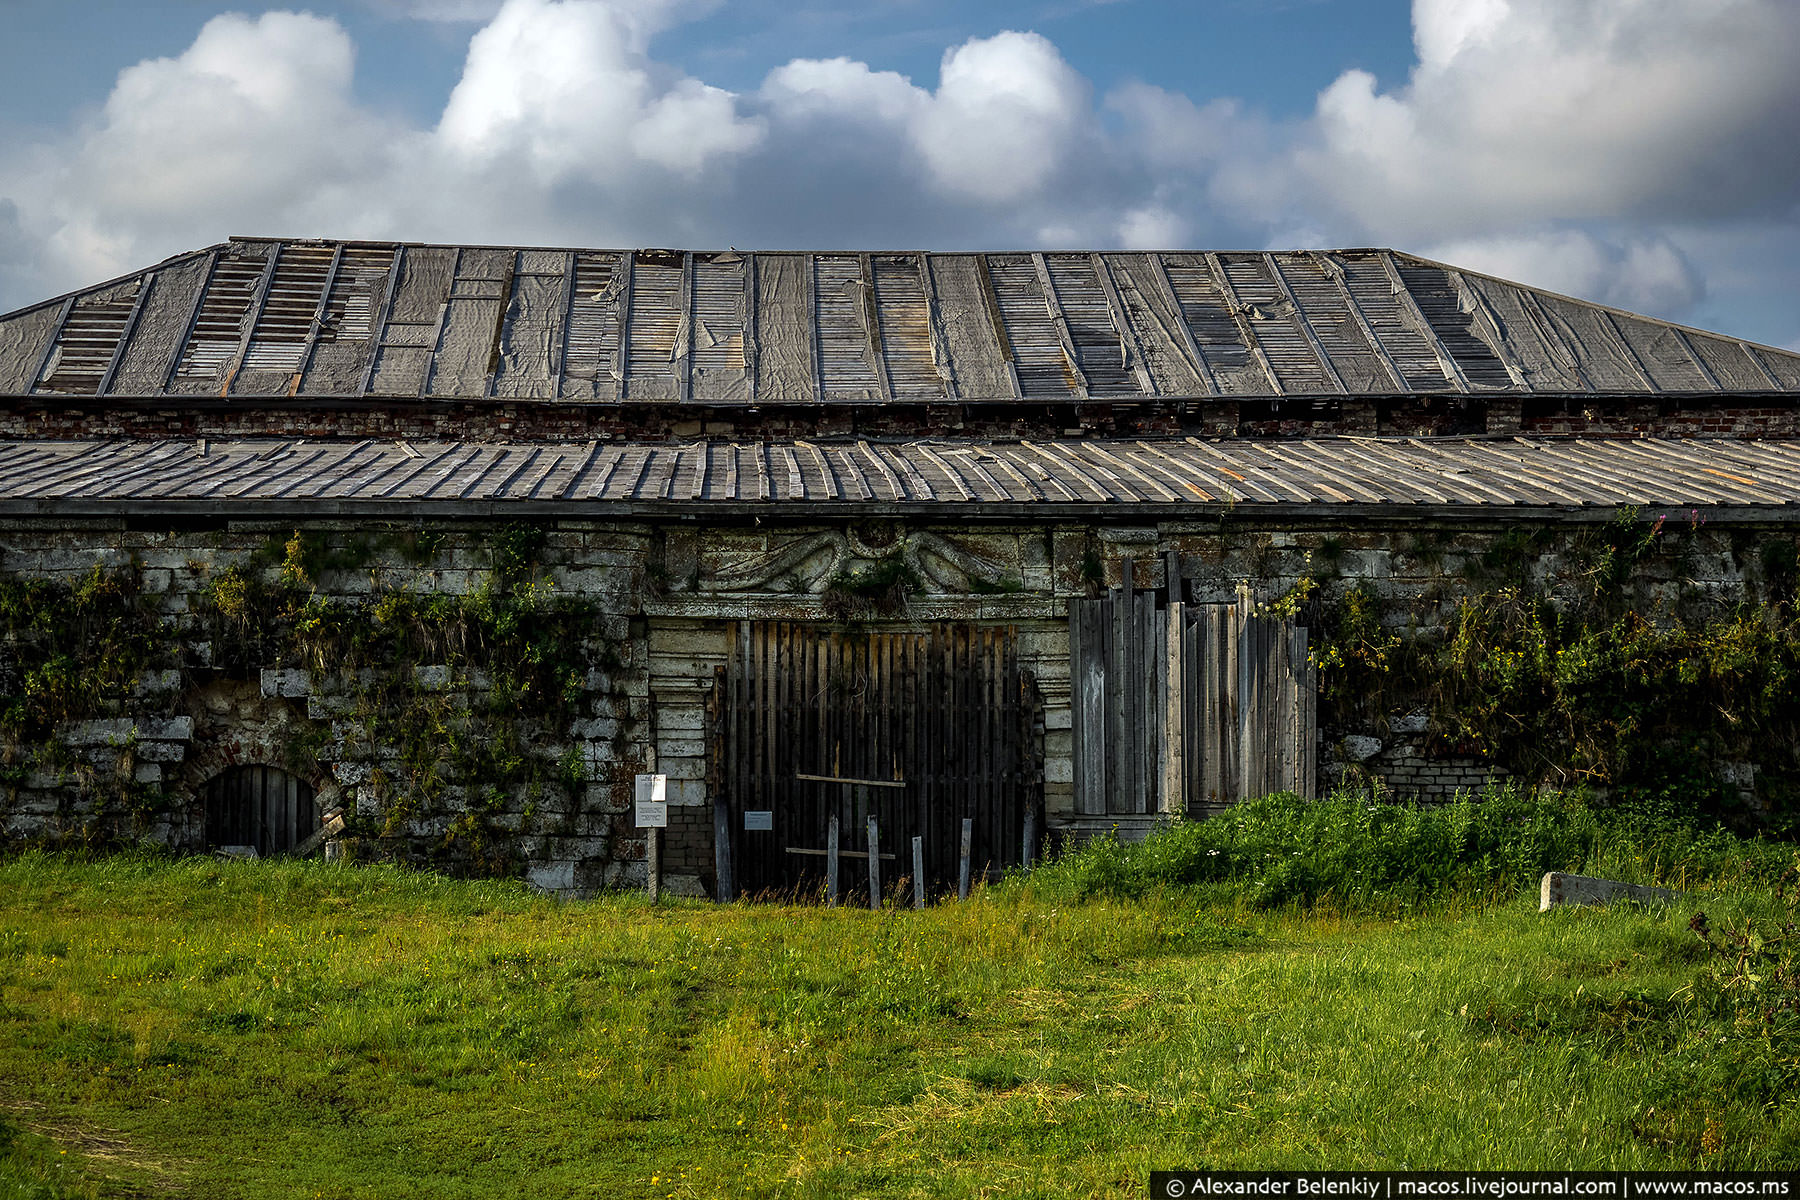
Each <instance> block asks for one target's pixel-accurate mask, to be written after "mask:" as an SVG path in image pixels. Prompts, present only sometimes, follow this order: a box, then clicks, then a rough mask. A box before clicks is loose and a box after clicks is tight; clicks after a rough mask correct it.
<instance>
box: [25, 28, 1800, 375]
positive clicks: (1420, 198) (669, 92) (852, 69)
mask: <svg viewBox="0 0 1800 1200" xmlns="http://www.w3.org/2000/svg"><path fill="white" fill-rule="evenodd" d="M0 28H4V29H6V31H7V36H6V37H5V38H4V39H0V310H10V309H12V308H14V307H18V306H21V305H24V304H28V303H31V302H34V301H37V300H42V299H46V298H48V297H50V296H53V295H56V294H58V293H61V292H63V291H67V290H70V289H73V288H76V287H80V286H83V285H86V284H91V283H96V282H99V281H101V280H103V279H107V278H111V277H113V276H115V275H119V274H123V273H125V272H128V271H131V270H135V269H138V268H141V267H143V266H146V265H149V264H151V263H153V262H156V261H159V260H161V259H162V258H165V257H167V256H169V255H171V254H175V253H179V252H181V251H184V250H190V249H195V248H198V247H201V246H205V245H209V244H211V243H214V242H217V241H221V240H223V239H224V238H226V237H227V236H231V235H234V234H235V235H257V236H281V237H325V238H370V239H396V240H404V241H446V242H485V243H501V244H520V245H549V246H584V247H608V248H614V247H627V246H671V247H684V248H694V249H712V248H724V247H727V246H732V247H736V248H738V249H740V250H749V249H783V248H809V249H845V248H853V249H889V248H898V249H929V250H957V249H988V250H1005V249H1045V250H1048V249H1066V248H1079V249H1115V248H1118V249H1187V248H1205V249H1246V248H1251V249H1254V248H1283V249H1291V248H1304V247H1352V246H1390V247H1393V248H1395V249H1399V250H1404V251H1408V252H1411V253H1415V254H1421V255H1424V256H1426V257H1430V258H1437V259H1441V260H1444V261H1447V262H1451V263H1454V264H1456V265H1459V266H1463V267H1466V268H1468V269H1471V270H1478V271H1486V272H1489V273H1491V274H1495V275H1499V276H1501V277H1503V278H1508V279H1513V280H1517V281H1519V282H1522V283H1526V284H1530V285H1533V286H1538V287H1544V288H1549V289H1551V290H1554V291H1559V292H1563V293H1566V294H1569V295H1574V296H1578V297H1581V298H1583V299H1588V300H1594V301H1599V302H1602V303H1607V304H1613V305H1617V306H1619V307H1622V308H1626V309H1630V310H1633V311H1637V312H1643V313H1647V314H1649V315H1652V316H1657V317H1662V318H1665V319H1669V320H1676V321H1682V322H1686V323H1688V324H1693V325H1698V326H1701V327H1703V328H1709V329H1717V330H1721V331H1724V332H1727V333H1731V334H1734V335H1737V336H1740V337H1745V338H1748V339H1750V340H1753V341H1759V342H1764V343H1768V344H1772V345H1777V346H1786V347H1790V348H1794V349H1800V287H1797V286H1796V284H1795V280H1796V279H1800V152H1797V150H1796V141H1797V140H1800V71H1795V70H1794V69H1793V68H1792V64H1793V63H1794V62H1796V61H1800V0H1413V2H1412V3H1411V4H1410V5H1409V4H1407V3H1404V2H1401V0H990V2H986V3H975V2H973V0H961V2H958V0H847V2H838V0H729V2H728V0H319V2H317V3H312V4H308V5H305V6H295V7H282V6H268V5H262V4H238V5H229V4H220V3H214V2H212V0H0Z"/></svg>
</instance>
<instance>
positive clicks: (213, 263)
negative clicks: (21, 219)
mask: <svg viewBox="0 0 1800 1200" xmlns="http://www.w3.org/2000/svg"><path fill="white" fill-rule="evenodd" d="M219 250H220V248H219V247H217V246H214V247H213V249H212V252H211V253H210V254H208V255H207V258H206V274H205V275H204V276H203V277H202V278H201V280H200V286H199V287H198V288H195V289H194V302H193V304H192V305H190V306H189V308H188V318H187V324H186V325H185V326H184V327H183V328H182V331H181V336H180V337H179V338H178V339H176V341H175V352H174V353H173V354H171V355H170V356H169V369H168V370H166V371H164V372H163V380H162V387H161V388H160V389H158V390H159V391H160V392H161V393H162V394H163V395H167V394H168V392H169V385H170V384H171V383H173V382H174V381H175V372H177V371H179V370H180V369H181V356H182V354H183V353H184V352H185V351H186V350H187V344H188V341H189V340H190V339H192V338H193V336H194V322H195V321H198V320H199V319H200V306H201V304H202V303H203V302H204V301H205V300H206V293H207V290H208V289H209V288H211V287H212V282H213V277H214V276H216V275H217V274H218V273H219ZM69 299H70V302H73V300H74V297H73V296H71V297H70V298H69ZM60 328H61V322H58V329H59V330H60ZM50 344H51V345H53V346H54V345H55V344H56V341H55V339H54V338H52V339H51V342H50ZM368 390H369V385H368V381H367V380H364V381H363V391H364V392H367V391H368Z"/></svg>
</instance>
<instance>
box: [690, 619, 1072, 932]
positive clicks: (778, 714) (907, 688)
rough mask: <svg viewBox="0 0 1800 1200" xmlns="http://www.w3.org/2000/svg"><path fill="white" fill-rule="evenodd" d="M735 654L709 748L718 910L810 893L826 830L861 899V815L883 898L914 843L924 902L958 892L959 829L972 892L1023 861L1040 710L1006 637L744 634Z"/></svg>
mask: <svg viewBox="0 0 1800 1200" xmlns="http://www.w3.org/2000/svg"><path fill="white" fill-rule="evenodd" d="M732 642H733V644H732V650H731V659H730V665H729V666H728V667H722V668H720V669H719V673H718V678H717V681H716V684H717V686H715V687H714V689H713V696H714V704H713V718H714V726H713V737H712V739H711V741H712V750H713V754H712V775H713V779H712V784H713V788H712V790H713V796H714V841H715V851H716V853H717V870H718V876H719V887H718V894H719V896H720V897H721V898H722V899H728V898H730V897H732V896H733V895H735V894H736V893H737V892H739V891H741V892H743V893H746V894H749V895H757V894H762V893H772V892H790V893H791V892H808V891H813V890H815V889H817V888H818V887H820V886H821V885H822V884H823V883H824V880H825V873H826V866H827V862H826V852H827V838H828V834H829V830H830V824H831V818H832V816H834V815H835V816H836V817H837V818H838V823H839V851H840V858H841V863H840V869H841V877H842V881H843V884H844V889H845V893H846V894H849V893H851V892H852V891H854V890H856V889H858V888H863V889H866V886H867V880H868V859H867V853H868V835H867V828H868V818H869V817H870V816H873V817H875V818H876V820H877V821H878V823H879V826H878V828H879V840H880V846H879V850H878V853H879V854H880V855H881V858H880V860H879V861H880V863H881V878H882V879H883V881H884V884H885V885H886V886H890V887H891V886H892V885H893V884H894V883H895V882H897V881H898V880H899V879H901V878H902V877H910V876H911V875H912V873H913V871H912V839H913V838H914V837H919V838H922V839H923V850H924V861H925V876H926V879H927V881H928V884H929V886H930V887H931V889H932V890H934V891H943V890H946V889H949V888H952V887H954V886H955V884H956V876H957V873H958V867H959V864H960V855H961V846H960V843H961V834H962V821H963V819H964V818H968V819H970V821H971V823H972V828H971V832H972V846H971V861H972V863H973V868H974V870H975V872H976V873H977V877H978V878H979V876H980V873H981V872H982V871H983V870H984V869H985V870H999V869H1002V868H1005V867H1008V866H1012V865H1016V864H1018V863H1019V862H1021V861H1022V855H1023V852H1024V846H1025V839H1026V836H1027V825H1028V823H1029V825H1030V826H1031V827H1032V828H1033V829H1041V828H1042V820H1041V818H1042V813H1041V804H1042V790H1043V789H1042V779H1043V770H1042V755H1041V753H1040V751H1039V749H1038V746H1039V740H1040V739H1039V736H1038V729H1039V726H1040V721H1041V705H1040V702H1039V700H1038V692H1037V687H1036V685H1035V683H1034V681H1033V680H1032V678H1031V675H1030V672H1028V671H1025V670H1023V669H1021V667H1020V666H1019V660H1018V653H1017V644H1016V643H1017V639H1016V636H1015V631H1014V630H1013V629H1012V628H1011V627H1003V628H995V627H983V628H977V627H974V626H969V625H953V624H939V625H932V626H930V627H927V628H925V629H910V630H895V631H882V632H869V631H855V632H851V631H843V630H836V629H830V628H821V627H818V626H811V625H800V624H791V623H784V622H750V621H746V622H742V623H740V624H738V625H737V626H735V627H734V630H733V638H732ZM864 894H865V896H866V890H865V892H864Z"/></svg>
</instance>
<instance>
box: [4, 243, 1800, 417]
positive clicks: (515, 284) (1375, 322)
mask: <svg viewBox="0 0 1800 1200" xmlns="http://www.w3.org/2000/svg"><path fill="white" fill-rule="evenodd" d="M1797 391H1800V355H1796V354H1793V353H1791V352H1788V351H1784V350H1778V349H1775V348H1773V347H1767V346H1753V345H1750V344H1748V343H1746V342H1743V341H1739V340H1737V339H1734V338H1729V337H1722V336H1719V335H1716V334H1709V333H1704V332H1701V331H1699V330H1693V329H1687V328H1684V327H1681V326H1676V325H1671V324H1669V323H1667V322H1664V321H1654V320H1651V319H1649V318H1645V317H1639V316H1634V315H1632V314H1630V313H1624V312H1619V311H1616V310H1612V309H1607V308H1602V307H1600V306H1597V305H1593V304H1587V303H1583V302H1581V301H1577V300H1571V299H1568V298H1566V297H1561V296H1554V295H1551V294H1549V293H1546V292H1540V291H1535V290H1533V289H1529V288H1525V287H1521V286H1519V285H1517V284H1512V283H1507V282H1505V281H1503V280H1498V279H1491V278H1488V277H1485V276H1479V275H1474V274H1470V273H1468V272H1463V271H1458V270H1456V269H1454V268H1452V267H1448V266H1445V265H1443V264H1440V263H1433V262H1427V261H1425V260H1424V259H1419V258H1414V257H1411V256H1409V255H1405V254H1399V253H1395V252H1393V251H1390V250H1335V251H1313V250H1305V251H1283V252H1279V253H1271V252H1264V251H1254V252H1238V253H1233V252H1213V253H1198V252H1196V253H1122V252H1120V253H1044V254H1025V253H1018V254H923V253H878V254H875V253H860V254H858V253H834V254H828V253H798V252H796V253H755V254H749V253H738V252H736V251H725V252H722V253H703V252H692V251H676V250H558V249H530V248H518V247H488V246H427V245H413V244H398V243H361V242H316V241H274V240H254V239H234V240H232V241H230V242H228V243H224V244H222V245H218V246H213V247H209V248H208V249H205V250H200V251H197V252H195V253H193V254H188V255H183V256H181V257H179V258H174V259H170V260H169V261H167V262H164V263H161V264H159V265H158V266H155V267H152V268H150V269H148V270H145V271H142V272H139V273H137V274H134V275H131V276H128V277H125V278H123V279H119V280H115V281H113V282H111V283H107V284H103V285H100V286H98V287H94V288H90V289H87V290H85V291H82V292H78V293H75V294H73V295H70V296H65V297H61V298H59V299H56V300H52V301H47V302H45V303H44V304H41V305H36V306H34V307H32V308H29V309H24V310H22V311H20V312H17V313H13V314H11V315H8V316H5V317H0V395H11V396H21V395H36V396H117V397H160V396H225V397H242V398H271V397H286V396H295V397H306V398H338V399H361V398H382V397H390V398H391V397H410V398H425V399H432V398H439V399H462V400H468V399H481V398H485V397H500V398H508V399H535V400H542V401H560V402H565V403H577V402H587V403H609V402H611V403H619V402H650V403H671V404H679V403H702V404H706V405H711V406H719V405H779V404H796V403H798V404H804V403H820V402H826V403H854V404H882V403H891V402H927V403H929V402H937V401H959V402H971V403H995V402H1002V403H1003V402H1010V401H1030V402H1032V403H1055V402H1071V401H1074V402H1089V401H1096V400H1099V401H1115V402H1117V401H1124V402H1130V401H1139V400H1166V399H1176V400H1180V399H1204V398H1207V397H1271V398H1276V397H1297V396H1304V397H1320V396H1344V395H1404V394H1409V393H1421V394H1429V395H1454V394H1464V395H1484V394H1485V395H1496V394H1515V395H1524V394H1537V395H1560V396H1593V395H1622V396H1633V395H1644V394H1658V395H1690V394H1692V395H1702V396H1705V395H1719V394H1721V393H1729V394H1764V393H1781V392H1797Z"/></svg>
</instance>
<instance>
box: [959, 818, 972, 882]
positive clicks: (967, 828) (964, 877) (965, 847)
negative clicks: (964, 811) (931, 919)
mask: <svg viewBox="0 0 1800 1200" xmlns="http://www.w3.org/2000/svg"><path fill="white" fill-rule="evenodd" d="M974 845H975V821H974V819H973V818H972V817H964V818H963V823H962V864H961V865H960V866H959V867H957V869H956V898H957V899H958V900H967V899H968V898H969V854H970V852H971V851H972V850H973V849H974Z"/></svg>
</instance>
